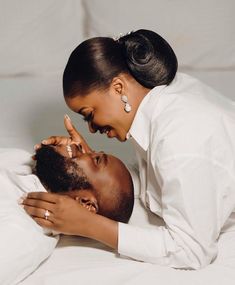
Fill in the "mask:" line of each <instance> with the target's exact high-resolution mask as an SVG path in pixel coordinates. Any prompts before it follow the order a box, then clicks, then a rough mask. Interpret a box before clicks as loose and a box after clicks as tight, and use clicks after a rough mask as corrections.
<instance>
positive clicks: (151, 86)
mask: <svg viewBox="0 0 235 285" xmlns="http://www.w3.org/2000/svg"><path fill="white" fill-rule="evenodd" d="M63 88H64V97H65V101H66V103H67V105H68V106H69V107H70V108H71V109H72V110H73V111H75V112H77V113H78V114H80V115H82V116H83V117H84V119H85V120H86V121H87V122H88V126H89V129H90V131H91V132H96V131H100V132H101V133H105V134H107V136H108V137H109V138H112V137H116V138H117V139H118V140H120V141H125V140H126V139H129V138H131V141H132V143H133V145H134V147H135V149H136V154H137V159H138V163H139V171H140V181H141V193H140V196H141V200H142V201H143V203H144V205H145V206H146V207H147V208H149V209H150V210H151V211H152V212H153V213H155V214H156V215H159V216H160V217H162V218H163V220H164V221H165V226H164V227H158V228H156V230H152V229H151V230H150V229H144V228H138V227H134V226H131V225H124V224H122V223H117V222H114V221H112V220H109V219H107V218H104V217H101V216H98V215H97V217H96V218H93V217H92V214H91V213H89V212H87V211H85V210H84V209H82V208H81V207H80V208H75V205H74V203H73V202H72V201H70V202H69V201H63V200H62V199H60V198H58V197H57V196H54V195H49V194H40V195H39V194H29V196H28V198H27V199H26V200H25V202H24V203H25V205H27V206H26V210H27V212H28V213H29V214H30V215H31V216H33V217H35V216H37V211H38V208H39V209H47V210H49V211H50V212H51V217H50V218H51V220H50V221H48V220H47V221H46V220H44V219H42V220H41V222H40V224H41V225H42V226H47V227H49V228H52V229H54V230H59V231H61V232H64V233H67V234H75V235H81V236H86V237H90V238H93V239H96V240H98V241H100V242H102V243H104V244H106V245H108V246H110V247H112V248H114V249H117V250H118V252H119V253H121V254H124V255H127V256H129V257H132V258H134V259H137V260H142V261H146V262H153V263H157V264H161V265H166V266H171V267H175V268H191V269H198V268H201V267H204V266H206V265H207V264H209V263H211V262H212V261H213V260H214V259H215V258H216V256H217V253H218V250H217V242H218V239H219V237H220V234H221V232H224V231H232V230H234V229H235V219H234V215H233V212H234V211H235V107H234V105H233V104H232V102H231V101H229V100H228V99H226V98H223V97H222V96H220V95H219V94H217V93H216V92H215V91H214V90H212V89H211V88H209V87H207V86H205V85H203V84H202V83H200V82H199V81H197V80H196V79H194V78H191V77H189V76H187V75H185V74H180V73H177V59H176V56H175V54H174V52H173V50H172V48H171V47H170V46H169V44H168V43H167V42H166V41H165V40H164V39H163V38H162V37H160V36H159V35H158V34H156V33H154V32H152V31H148V30H138V31H136V32H132V33H130V34H128V35H125V36H123V37H121V38H119V39H117V40H113V39H111V38H103V37H99V38H93V39H89V40H87V41H85V42H83V43H81V44H80V45H79V46H78V47H77V48H76V49H75V50H74V51H73V53H72V54H71V56H70V58H69V61H68V63H67V66H66V68H65V71H64V78H63ZM69 124H70V126H69V129H70V131H72V132H73V134H75V133H76V131H75V130H74V129H73V128H72V126H71V123H69V122H68V119H67V125H69ZM75 136H77V140H78V141H81V138H79V137H78V136H79V134H76V135H75ZM75 140H76V138H75ZM58 142H63V139H60V138H51V139H49V141H47V143H58ZM83 143H84V146H85V149H86V150H85V149H84V151H90V150H89V149H88V150H87V148H86V144H85V142H84V141H83ZM32 206H33V207H32ZM38 213H39V212H38Z"/></svg>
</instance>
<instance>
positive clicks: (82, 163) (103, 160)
mask: <svg viewBox="0 0 235 285" xmlns="http://www.w3.org/2000/svg"><path fill="white" fill-rule="evenodd" d="M70 147H71V149H70V150H71V154H70V151H68V149H67V147H66V146H65V145H57V146H54V148H55V150H56V152H58V153H59V154H61V155H62V156H64V157H66V158H70V159H71V160H72V161H74V162H75V163H76V164H77V165H78V167H79V168H81V169H82V170H83V172H84V174H85V175H86V176H87V178H88V180H89V182H90V183H91V184H92V185H93V187H94V188H96V189H98V190H102V200H103V199H104V201H108V200H109V196H110V195H109V193H110V192H111V191H112V189H115V188H116V185H117V183H119V182H120V180H121V179H122V175H123V171H127V170H126V168H125V166H124V164H123V163H122V162H121V161H120V160H119V159H118V158H116V157H114V156H112V155H108V154H106V153H104V152H92V153H85V154H84V153H82V151H81V149H80V148H79V146H77V145H76V144H72V145H70Z"/></svg>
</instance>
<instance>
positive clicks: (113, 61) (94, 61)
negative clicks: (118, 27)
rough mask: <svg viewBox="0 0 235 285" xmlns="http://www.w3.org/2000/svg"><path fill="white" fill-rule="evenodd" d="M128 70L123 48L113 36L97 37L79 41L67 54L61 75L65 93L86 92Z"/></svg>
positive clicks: (82, 93)
mask: <svg viewBox="0 0 235 285" xmlns="http://www.w3.org/2000/svg"><path fill="white" fill-rule="evenodd" d="M125 71H127V66H126V63H125V61H124V59H123V56H122V51H121V49H120V48H119V46H118V45H117V43H116V42H115V41H114V40H113V39H112V38H107V37H96V38H91V39H88V40H86V41H84V42H82V43H81V44H80V45H79V46H78V47H77V48H76V49H75V50H74V51H73V52H72V54H71V55H70V57H69V60H68V63H67V65H66V67H65V70H64V75H63V89H64V95H65V96H69V97H73V96H74V95H75V93H76V92H79V94H81V95H86V94H87V93H89V92H90V91H91V90H94V89H96V88H100V89H105V88H107V87H108V86H109V84H110V83H111V81H112V79H113V78H114V77H115V76H117V75H118V74H120V73H121V72H125Z"/></svg>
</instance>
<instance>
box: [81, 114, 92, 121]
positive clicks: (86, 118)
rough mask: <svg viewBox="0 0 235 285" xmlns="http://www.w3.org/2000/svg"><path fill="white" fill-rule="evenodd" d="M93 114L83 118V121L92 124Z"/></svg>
mask: <svg viewBox="0 0 235 285" xmlns="http://www.w3.org/2000/svg"><path fill="white" fill-rule="evenodd" d="M93 117H94V116H93V113H92V112H91V113H89V114H88V115H86V116H84V117H83V120H84V121H85V122H90V121H91V120H92V119H93Z"/></svg>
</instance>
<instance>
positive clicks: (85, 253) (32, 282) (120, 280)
mask: <svg viewBox="0 0 235 285" xmlns="http://www.w3.org/2000/svg"><path fill="white" fill-rule="evenodd" d="M131 223H134V224H138V225H144V226H148V227H151V226H154V225H155V224H158V225H160V224H161V221H160V219H158V218H157V217H156V216H153V215H151V214H147V212H146V211H145V210H144V209H143V208H142V206H141V204H140V203H139V200H138V199H136V201H135V210H134V214H133V217H132V219H131ZM229 238H231V239H232V240H235V232H234V233H231V236H230V237H229ZM143 242H144V241H143ZM226 242H227V241H226ZM233 243H234V242H233ZM227 244H228V243H227ZM230 244H231V243H230ZM223 251H224V252H226V250H223ZM232 252H233V256H234V258H230V257H228V259H227V260H228V262H227V264H226V262H224V263H223V264H221V263H219V262H218V264H216V263H215V264H211V265H209V266H208V267H206V268H204V269H202V270H198V271H193V270H176V269H172V268H167V267H161V266H158V265H153V264H147V263H143V262H138V261H134V260H131V259H126V258H122V257H120V256H118V255H117V254H116V253H115V252H113V251H112V250H109V249H108V248H107V247H106V246H104V245H101V244H100V243H98V242H95V241H92V240H89V239H86V238H79V237H73V236H62V237H61V239H60V242H59V244H58V245H57V248H56V250H55V251H54V253H53V254H52V255H51V256H50V258H49V259H48V260H46V261H45V262H44V263H43V264H42V265H41V266H40V267H39V268H38V269H37V270H36V271H35V272H34V273H33V274H32V275H31V276H29V277H28V278H26V279H25V280H24V281H23V282H21V283H20V285H41V284H44V285H62V284H63V285H64V284H83V285H86V284H100V285H106V284H107V285H108V284H112V285H125V284H126V285H138V284H160V285H169V284H174V285H178V284H179V285H209V284H211V285H221V284H225V285H233V284H234V283H235V246H234V250H233V251H231V247H230V253H229V254H230V255H232Z"/></svg>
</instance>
